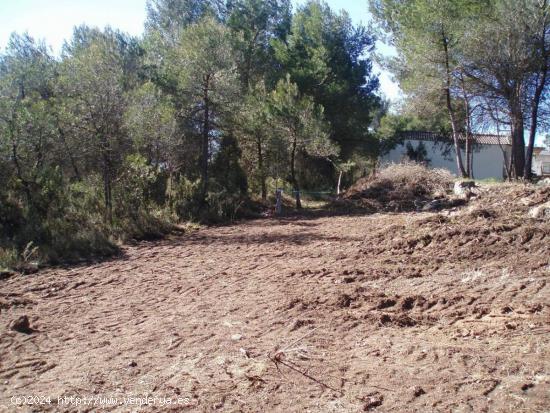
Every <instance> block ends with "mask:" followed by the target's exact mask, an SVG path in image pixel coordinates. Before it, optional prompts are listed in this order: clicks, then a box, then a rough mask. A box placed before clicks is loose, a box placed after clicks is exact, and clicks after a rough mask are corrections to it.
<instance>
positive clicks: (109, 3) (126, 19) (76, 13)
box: [0, 0, 399, 101]
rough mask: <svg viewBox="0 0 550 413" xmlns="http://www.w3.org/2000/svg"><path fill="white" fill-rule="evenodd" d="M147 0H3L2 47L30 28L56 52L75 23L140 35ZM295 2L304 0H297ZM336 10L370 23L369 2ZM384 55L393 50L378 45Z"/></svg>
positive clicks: (385, 78)
mask: <svg viewBox="0 0 550 413" xmlns="http://www.w3.org/2000/svg"><path fill="white" fill-rule="evenodd" d="M145 1H146V0H0V48H1V49H4V48H5V46H6V44H7V42H8V39H9V36H10V34H11V33H12V32H14V31H16V32H20V33H22V32H24V31H28V32H29V34H30V35H31V36H33V37H35V38H39V39H45V41H46V44H48V45H50V46H52V48H53V50H54V52H56V53H58V52H59V51H60V50H61V47H62V45H63V41H64V40H65V39H68V38H70V37H71V35H72V30H73V27H74V26H75V25H79V24H81V23H86V24H88V25H89V26H98V27H104V26H107V25H110V26H112V27H115V28H118V29H120V30H123V31H125V32H128V33H130V34H132V35H136V36H138V35H140V34H141V33H142V31H143V22H144V21H145V14H146V13H145ZM294 2H295V4H301V3H303V0H294ZM327 3H328V4H329V5H330V7H331V8H333V9H335V10H341V9H344V10H347V11H348V13H349V14H350V16H351V17H352V19H353V20H354V22H356V23H359V22H362V23H364V24H367V23H368V20H369V14H368V6H367V1H366V0H362V1H354V0H328V1H327ZM378 46H379V51H380V52H381V53H383V54H388V53H391V49H389V48H387V47H385V46H384V45H381V44H379V45H378ZM375 70H376V71H378V72H379V73H380V83H381V91H382V93H383V94H384V95H385V96H387V97H389V98H390V99H392V100H394V101H395V100H396V99H398V98H399V88H398V86H397V84H396V83H395V82H393V81H392V80H391V76H390V74H389V73H387V72H386V71H384V70H382V69H381V68H380V67H379V66H378V65H376V67H375Z"/></svg>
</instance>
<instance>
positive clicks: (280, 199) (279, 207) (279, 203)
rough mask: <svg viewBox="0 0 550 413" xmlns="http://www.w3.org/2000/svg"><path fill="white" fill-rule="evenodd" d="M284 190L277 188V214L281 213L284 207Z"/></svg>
mask: <svg viewBox="0 0 550 413" xmlns="http://www.w3.org/2000/svg"><path fill="white" fill-rule="evenodd" d="M282 204H283V190H282V189H277V190H275V214H276V215H281V210H282V207H283V205H282Z"/></svg>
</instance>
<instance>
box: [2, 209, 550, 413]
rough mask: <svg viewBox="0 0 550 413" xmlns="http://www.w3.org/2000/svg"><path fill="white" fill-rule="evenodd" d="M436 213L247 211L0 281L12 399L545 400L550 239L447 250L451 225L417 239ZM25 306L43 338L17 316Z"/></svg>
mask: <svg viewBox="0 0 550 413" xmlns="http://www.w3.org/2000/svg"><path fill="white" fill-rule="evenodd" d="M441 220H444V219H443V218H441V215H435V214H426V213H422V214H376V215H372V216H368V217H318V218H315V217H295V218H288V219H281V220H275V219H266V220H257V221H249V222H243V223H239V224H236V225H231V226H224V227H211V228H205V229H201V230H199V231H196V232H193V233H190V234H187V235H184V236H178V237H172V238H169V239H165V240H161V241H155V242H143V243H140V244H138V245H136V246H130V247H126V248H125V250H124V254H123V256H122V257H120V258H117V259H113V260H110V261H105V262H102V263H96V264H92V265H82V266H79V267H73V268H69V269H60V268H56V269H50V270H46V271H42V272H40V273H38V274H35V275H28V276H17V277H13V278H10V279H7V280H4V281H2V288H1V299H2V301H1V302H0V307H1V312H0V325H1V328H2V335H1V336H0V353H1V355H2V356H1V359H0V394H1V396H0V405H4V406H5V407H4V410H5V411H11V408H12V407H13V406H10V404H9V397H7V396H11V395H15V394H35V395H38V394H41V395H49V396H51V397H53V398H55V399H57V397H58V396H64V395H67V396H71V395H73V396H76V395H85V396H90V395H94V394H97V395H129V394H133V395H155V396H174V395H181V396H182V397H188V398H189V399H190V404H189V405H188V406H186V408H185V409H184V410H188V411H204V412H210V411H215V410H221V411H244V412H257V411H274V412H289V411H296V412H298V411H307V410H308V409H309V410H310V411H316V412H317V411H319V412H354V411H363V410H364V409H366V410H369V409H375V408H378V409H379V410H382V411H395V412H399V411H405V410H406V411H449V410H454V411H476V412H477V411H537V409H539V410H542V409H544V408H545V406H547V405H548V402H549V400H548V394H549V391H550V383H549V373H548V372H549V367H550V366H549V358H548V355H549V354H548V352H549V347H548V344H549V333H548V330H549V327H550V322H549V321H550V320H549V308H548V303H549V302H550V300H548V298H549V297H550V291H549V287H548V286H547V284H546V282H547V280H548V275H549V274H548V272H549V271H548V269H549V268H550V267H548V265H549V264H550V263H549V262H548V257H549V254H550V251H549V246H548V245H547V244H545V243H540V242H539V243H535V242H534V241H532V242H531V244H528V245H527V247H526V248H525V249H520V250H518V251H517V253H514V254H513V255H509V256H507V257H504V258H503V257H501V256H498V257H495V258H493V259H492V258H491V256H490V253H489V250H488V249H485V248H488V247H484V246H483V245H482V244H480V245H478V250H479V251H482V252H483V251H485V252H486V254H485V255H484V256H483V257H482V258H472V255H471V252H472V250H471V248H472V247H471V246H470V245H469V243H464V244H462V245H460V246H458V247H457V246H456V245H454V244H453V246H452V248H453V249H450V248H447V247H446V246H447V243H451V242H454V241H452V240H453V239H454V236H453V237H450V238H447V239H446V241H445V240H441V241H439V242H438V243H435V242H433V241H431V242H428V241H427V238H422V237H423V236H424V235H423V233H422V232H423V231H424V230H425V231H430V230H433V228H435V226H437V225H441V224H439V223H438V222H439V221H441ZM430 226H434V227H433V228H432V227H430ZM438 228H439V227H438ZM451 230H452V229H449V231H451ZM419 239H420V240H422V239H423V240H424V241H419ZM533 239H534V240H535V241H536V239H537V238H536V236H535V237H533ZM457 242H458V243H460V242H462V241H459V240H457ZM518 242H519V241H518ZM405 245H407V246H408V247H404V246H405ZM438 245H439V246H438ZM457 248H458V249H457ZM451 252H452V253H451ZM469 253H470V255H468V254H469ZM544 263H545V265H544ZM21 314H27V315H28V316H29V318H30V320H31V326H32V327H33V328H35V329H36V332H34V333H32V334H30V335H24V334H20V333H16V332H14V331H11V330H9V329H8V328H7V325H8V324H9V322H10V321H11V320H12V319H13V318H15V317H16V316H18V315H21ZM282 362H284V363H285V364H283V363H282ZM288 365H290V366H293V368H294V369H293V368H289V367H288ZM300 372H302V373H300ZM308 376H309V377H308ZM310 377H312V378H314V379H315V380H312V379H311V378H310ZM524 388H525V389H524ZM181 409H182V406H179V407H178V408H177V409H176V411H181ZM28 410H29V411H31V410H32V409H28ZM39 410H44V409H42V408H40V409H39ZM45 410H48V409H45ZM49 410H51V411H59V410H61V411H74V410H75V409H74V407H73V408H70V407H65V408H61V407H59V406H57V405H55V406H51V407H50V408H49ZM80 410H81V411H86V409H85V408H80ZM88 410H89V411H93V409H91V410H90V409H88ZM107 410H112V411H127V410H128V407H124V406H113V407H112V408H110V409H107ZM23 411H24V410H23ZM146 411H165V408H161V407H159V406H156V407H149V408H147V409H146Z"/></svg>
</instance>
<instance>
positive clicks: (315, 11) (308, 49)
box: [274, 1, 380, 159]
mask: <svg viewBox="0 0 550 413" xmlns="http://www.w3.org/2000/svg"><path fill="white" fill-rule="evenodd" d="M373 46H374V38H373V36H372V35H371V33H370V32H369V31H368V30H367V29H366V28H365V27H363V26H354V25H353V24H352V21H351V18H350V16H349V15H348V14H347V13H345V12H340V13H334V12H333V11H332V10H331V9H330V8H329V7H328V5H327V4H326V3H324V2H322V1H308V2H307V3H306V4H304V5H303V6H302V7H300V8H299V9H298V11H297V12H296V13H295V15H294V16H293V19H292V27H291V32H290V34H289V35H288V37H287V39H286V40H285V41H275V42H274V48H275V54H276V57H277V59H278V60H279V62H280V63H281V65H282V67H283V70H284V71H285V72H287V73H289V74H290V76H291V80H292V81H293V82H295V83H296V84H297V85H298V89H299V90H300V92H301V93H302V94H304V95H309V96H311V97H312V98H313V100H314V102H315V103H316V104H318V105H321V106H322V107H323V108H324V115H325V117H326V119H327V121H328V122H329V123H330V125H331V129H330V138H331V140H332V141H334V142H335V143H337V144H338V145H339V146H340V147H341V148H342V156H343V158H344V159H347V158H349V157H350V156H351V154H352V153H354V152H360V153H362V154H363V155H369V154H375V153H376V144H375V142H374V140H373V137H372V136H370V135H369V132H368V127H367V126H368V125H369V124H370V122H371V120H372V116H373V113H374V111H375V110H376V109H377V107H378V106H379V105H380V100H379V98H377V97H376V96H375V95H374V93H373V92H374V91H376V90H377V88H378V79H377V78H376V77H375V76H373V75H372V61H371V60H370V58H369V56H368V53H369V52H370V51H372V49H373Z"/></svg>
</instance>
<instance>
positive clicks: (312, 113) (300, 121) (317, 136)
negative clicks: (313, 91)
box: [270, 75, 338, 209]
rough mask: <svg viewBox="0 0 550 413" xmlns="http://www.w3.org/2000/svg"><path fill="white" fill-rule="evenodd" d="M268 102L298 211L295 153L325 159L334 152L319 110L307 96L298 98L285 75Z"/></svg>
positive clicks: (300, 205) (296, 89)
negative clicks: (285, 153) (284, 150)
mask: <svg viewBox="0 0 550 413" xmlns="http://www.w3.org/2000/svg"><path fill="white" fill-rule="evenodd" d="M270 102H271V111H270V112H271V121H272V125H273V127H274V128H275V130H276V131H277V132H278V134H279V137H280V139H281V140H283V141H284V142H285V143H286V144H287V145H286V146H287V148H288V155H289V167H290V183H291V185H292V187H293V190H294V194H295V197H296V208H298V209H300V208H301V207H302V204H301V201H300V185H299V182H298V179H297V173H296V157H297V155H298V152H303V153H305V154H307V155H310V156H313V157H322V158H327V157H330V156H334V155H336V154H337V153H338V148H337V146H336V145H335V144H334V143H332V142H331V141H330V139H329V133H328V126H329V125H328V123H327V122H326V121H325V120H323V107H322V106H318V105H315V104H314V103H313V100H312V99H311V98H310V97H309V96H300V93H299V91H298V87H297V85H296V84H295V83H292V82H291V80H290V76H289V75H287V76H286V79H284V80H281V81H279V83H278V84H277V87H276V89H275V90H274V91H273V93H272V94H271V96H270Z"/></svg>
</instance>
